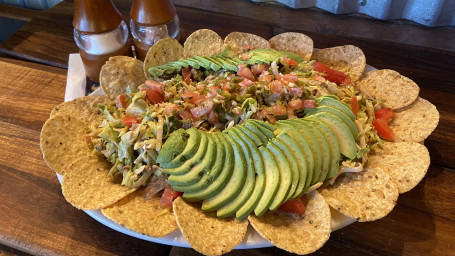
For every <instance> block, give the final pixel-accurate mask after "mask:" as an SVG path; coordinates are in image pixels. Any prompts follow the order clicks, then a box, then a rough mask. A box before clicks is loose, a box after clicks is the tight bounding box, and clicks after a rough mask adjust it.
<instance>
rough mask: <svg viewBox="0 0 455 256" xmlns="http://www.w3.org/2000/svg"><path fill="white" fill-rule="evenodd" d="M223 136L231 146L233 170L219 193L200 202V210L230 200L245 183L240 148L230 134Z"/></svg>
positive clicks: (223, 203) (244, 163) (243, 161)
mask: <svg viewBox="0 0 455 256" xmlns="http://www.w3.org/2000/svg"><path fill="white" fill-rule="evenodd" d="M225 138H226V139H227V141H228V143H230V144H231V145H232V148H233V152H234V171H233V173H232V176H231V179H230V180H229V181H228V183H227V184H226V186H225V187H224V188H223V190H222V191H221V192H220V193H219V194H217V195H215V196H213V197H211V198H209V199H206V200H204V202H203V203H202V210H204V211H215V210H218V209H219V208H221V207H222V206H223V205H225V204H227V203H228V202H231V201H232V200H233V199H234V198H236V197H237V195H238V194H239V193H240V191H241V190H242V188H243V186H244V184H245V179H246V176H247V173H246V171H247V168H246V162H245V161H246V159H245V155H244V154H243V152H242V149H241V147H240V145H239V144H238V143H237V141H235V140H234V139H232V138H231V136H226V135H225Z"/></svg>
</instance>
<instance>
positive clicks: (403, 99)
mask: <svg viewBox="0 0 455 256" xmlns="http://www.w3.org/2000/svg"><path fill="white" fill-rule="evenodd" d="M270 47H272V48H274V49H277V50H280V51H292V52H294V53H297V54H298V55H300V56H301V57H303V58H304V59H305V60H310V59H313V60H317V61H319V62H322V63H325V64H326V65H327V66H329V67H330V68H332V69H334V70H337V71H341V72H343V73H345V74H347V75H348V76H349V77H350V79H351V81H352V82H355V81H357V80H358V81H357V82H356V83H355V84H353V85H354V86H355V87H356V88H358V89H359V90H360V91H361V92H362V93H363V96H364V97H365V98H368V99H373V100H375V101H378V102H379V101H385V104H386V105H388V106H389V107H391V108H393V109H395V110H396V112H395V116H394V117H391V119H392V120H391V122H390V128H391V129H392V130H393V132H394V133H395V135H396V137H395V140H391V141H390V142H386V143H384V144H383V145H382V146H381V145H378V147H377V148H376V149H375V150H374V151H373V152H371V153H370V154H369V157H368V159H369V160H368V162H367V165H366V166H367V168H365V169H363V170H361V171H360V172H349V173H342V174H341V175H339V176H338V177H337V178H336V180H335V182H334V183H333V185H330V184H328V183H325V184H324V185H323V186H322V187H320V188H318V187H317V186H316V185H318V186H319V185H320V184H316V185H315V186H314V187H311V189H310V190H311V191H312V192H309V194H307V195H305V196H303V197H302V198H304V199H305V200H304V201H305V205H306V211H305V213H304V214H303V215H302V216H300V217H298V216H295V215H292V214H289V213H285V212H282V211H280V210H274V211H266V212H265V214H264V215H262V216H260V217H258V216H255V215H253V214H251V215H249V216H248V219H244V220H241V221H239V220H237V219H234V218H228V219H220V218H217V217H216V214H215V213H210V212H203V211H202V210H201V209H200V203H188V202H186V201H184V199H183V198H182V197H177V199H175V200H174V201H173V203H172V208H166V207H164V206H163V205H162V203H161V202H160V197H159V194H158V195H155V196H152V197H151V199H149V200H147V201H145V200H144V199H143V195H142V190H141V189H139V190H138V189H136V188H130V187H127V186H122V185H121V184H119V183H115V182H113V181H112V179H111V178H109V177H108V173H110V170H112V168H113V167H112V164H110V163H109V162H107V161H106V160H105V159H104V158H103V157H100V156H96V155H93V154H92V153H91V152H92V151H93V149H92V148H90V147H89V145H87V142H86V140H89V139H90V138H91V136H87V135H88V134H94V133H100V131H101V130H100V125H99V121H100V118H99V117H100V115H99V114H100V111H99V110H98V104H100V105H104V106H111V107H113V106H114V103H113V102H111V101H110V100H109V99H108V98H106V97H83V98H79V99H76V100H74V101H71V102H66V103H62V104H60V105H58V106H56V107H55V109H54V110H53V111H52V113H51V115H50V118H49V120H48V121H46V123H45V124H44V125H43V128H42V131H41V137H40V147H41V150H42V153H43V158H44V161H45V162H46V164H47V165H48V166H49V167H50V168H51V169H52V170H54V171H55V172H57V173H59V174H63V181H62V191H63V195H64V197H65V199H66V200H67V201H68V202H70V203H71V204H72V205H74V206H75V207H76V208H78V209H84V210H95V209H101V212H102V213H103V214H104V215H105V216H106V217H107V218H109V219H110V220H112V221H114V222H115V223H118V224H119V225H122V226H124V227H126V228H128V229H130V230H133V231H136V232H138V233H141V234H145V235H147V236H150V237H163V236H166V235H168V234H170V233H172V232H174V231H175V230H176V229H180V231H181V232H182V236H183V237H184V238H185V239H186V241H188V243H189V245H190V246H191V247H193V248H194V249H195V250H196V251H198V252H200V253H203V254H205V255H221V254H224V253H227V252H229V251H231V250H232V249H234V248H235V247H236V246H238V245H239V244H240V243H242V241H245V239H247V238H245V235H246V234H247V229H248V227H249V224H251V226H250V227H252V228H254V229H255V230H256V231H257V233H259V234H260V235H261V236H262V237H263V238H264V239H266V240H267V241H269V242H270V243H271V244H273V245H275V246H277V247H279V248H282V249H284V250H287V251H289V252H292V253H297V254H308V253H312V252H315V251H317V250H318V249H319V248H321V247H322V246H323V245H324V244H325V242H326V241H327V240H328V239H329V237H330V232H331V231H332V229H333V228H337V227H335V226H333V223H337V222H336V221H334V220H332V219H333V218H336V219H343V218H345V220H349V218H352V219H356V220H358V221H360V222H364V221H373V220H377V219H379V218H382V217H384V216H386V215H387V214H388V213H390V211H392V209H393V208H394V206H395V204H396V201H397V199H398V196H399V193H404V192H406V191H409V190H410V189H412V188H413V187H415V186H416V185H417V184H418V183H419V182H420V181H421V180H422V179H423V177H424V176H425V173H426V171H427V169H428V166H429V163H430V159H429V153H428V150H427V149H426V147H425V146H424V145H422V144H419V143H418V142H421V141H422V140H424V139H426V138H427V137H428V136H429V135H430V134H431V133H432V132H433V130H434V129H435V128H436V126H437V124H438V121H439V113H438V112H437V110H436V108H435V107H434V106H433V105H432V104H431V103H429V102H428V101H426V100H424V99H422V98H420V97H419V91H420V90H419V87H418V86H417V84H415V83H414V82H413V81H411V80H410V79H409V78H406V77H404V76H402V75H400V74H399V73H398V72H396V71H392V70H374V71H370V72H368V73H366V74H364V72H365V66H366V59H365V55H364V54H363V52H362V50H361V49H359V48H358V47H356V46H352V45H346V46H339V47H333V48H327V49H320V50H317V51H315V52H313V41H312V39H311V38H309V37H308V36H306V35H303V34H300V33H294V32H288V33H283V34H280V35H277V36H275V37H273V38H271V39H270V40H266V39H264V38H261V37H259V36H257V35H253V34H249V33H242V32H232V33H230V34H229V35H228V36H226V38H225V39H224V40H223V39H222V38H221V37H219V35H218V34H217V33H216V32H214V31H211V30H208V29H201V30H198V31H196V32H194V33H193V34H191V35H190V36H189V37H188V39H187V41H185V43H184V46H182V45H181V44H180V43H179V42H178V41H177V40H175V39H171V38H165V39H162V40H160V41H159V42H158V43H157V44H155V45H154V46H152V47H151V48H150V50H149V51H148V53H147V56H146V59H145V61H144V63H142V62H140V61H138V60H135V59H133V58H129V57H113V58H111V59H110V60H109V61H108V62H107V63H106V65H104V66H103V69H102V71H101V74H100V80H101V86H102V88H103V91H104V93H105V94H106V95H108V96H116V95H118V94H123V93H124V92H125V89H126V88H127V87H128V86H130V88H137V87H138V86H140V85H141V84H143V83H144V82H145V80H146V78H147V79H151V78H152V77H151V75H150V73H149V72H148V70H149V69H150V68H152V67H156V66H160V65H164V64H167V63H168V62H171V61H176V60H179V59H181V58H183V57H184V56H185V57H191V56H193V55H198V56H208V57H210V56H211V55H213V54H217V53H219V52H221V51H222V50H224V49H227V48H231V49H232V50H233V51H234V52H235V53H236V54H241V53H244V52H245V51H248V50H252V49H259V48H270ZM231 64H232V63H231ZM144 73H145V76H146V77H144ZM317 74H319V79H322V80H323V81H325V80H324V79H325V78H324V77H321V76H323V75H324V74H323V72H320V73H317ZM359 78H360V80H359ZM111 98H112V97H111ZM350 100H351V99H350ZM116 103H117V102H116ZM163 106H166V104H163ZM353 118H354V117H353ZM354 119H355V118H354ZM416 127H417V128H416ZM101 128H103V127H101ZM127 128H128V127H127ZM94 147H95V148H96V145H95V146H94ZM98 154H99V152H98ZM365 154H366V153H365ZM114 168H118V166H114ZM353 170H355V168H353ZM340 216H341V217H342V218H340Z"/></svg>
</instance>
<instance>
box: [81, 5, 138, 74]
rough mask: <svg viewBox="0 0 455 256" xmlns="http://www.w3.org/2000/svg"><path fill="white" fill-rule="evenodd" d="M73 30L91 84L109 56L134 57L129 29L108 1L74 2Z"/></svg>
mask: <svg viewBox="0 0 455 256" xmlns="http://www.w3.org/2000/svg"><path fill="white" fill-rule="evenodd" d="M73 27H74V41H75V42H76V45H77V46H78V47H79V53H80V55H81V59H82V62H83V63H84V68H85V72H86V75H87V77H88V78H89V79H91V80H93V81H94V82H99V74H100V70H101V67H102V66H103V65H104V63H106V61H107V60H108V59H109V58H110V57H112V56H117V55H125V56H133V53H132V49H131V42H130V40H129V33H128V26H127V24H126V23H125V21H123V17H122V15H121V13H120V12H119V11H118V9H117V8H116V7H115V6H114V4H113V3H112V1H111V0H96V1H93V0H75V1H74V18H73Z"/></svg>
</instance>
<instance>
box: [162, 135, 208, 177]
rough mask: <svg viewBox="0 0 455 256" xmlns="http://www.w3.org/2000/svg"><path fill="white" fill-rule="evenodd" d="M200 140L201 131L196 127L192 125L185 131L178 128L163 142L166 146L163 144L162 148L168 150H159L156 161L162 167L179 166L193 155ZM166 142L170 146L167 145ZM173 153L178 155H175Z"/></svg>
mask: <svg viewBox="0 0 455 256" xmlns="http://www.w3.org/2000/svg"><path fill="white" fill-rule="evenodd" d="M200 142H201V132H200V131H199V130H198V129H196V128H194V127H192V128H190V129H188V130H186V131H185V130H183V129H179V130H177V131H175V132H173V133H172V134H171V136H170V137H169V139H168V140H167V141H166V142H165V143H164V144H166V143H167V144H166V146H163V148H164V150H167V151H168V152H166V151H164V152H160V154H159V155H158V158H157V163H159V164H160V165H161V167H163V168H176V167H179V166H181V165H182V164H183V163H184V162H186V160H187V159H190V158H191V157H192V156H194V154H196V152H197V149H198V148H199V145H200ZM168 144H169V145H170V147H168V146H167V145H168ZM183 146H184V147H183ZM182 148H183V150H182ZM179 152H180V153H179ZM175 154H178V155H177V156H175ZM171 159H172V160H171Z"/></svg>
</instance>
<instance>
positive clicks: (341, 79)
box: [314, 62, 351, 84]
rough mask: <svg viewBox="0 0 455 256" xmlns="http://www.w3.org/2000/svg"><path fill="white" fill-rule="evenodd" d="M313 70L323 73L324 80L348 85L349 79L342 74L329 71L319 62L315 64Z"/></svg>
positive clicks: (336, 71)
mask: <svg viewBox="0 0 455 256" xmlns="http://www.w3.org/2000/svg"><path fill="white" fill-rule="evenodd" d="M314 70H315V71H318V72H322V73H325V78H326V79H327V80H329V81H330V82H334V83H337V84H350V83H351V78H349V76H348V75H346V74H345V73H343V72H340V71H338V70H334V69H331V68H329V67H327V66H326V65H325V64H323V63H321V62H316V64H315V65H314Z"/></svg>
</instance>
